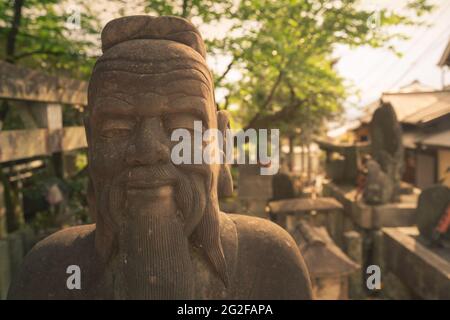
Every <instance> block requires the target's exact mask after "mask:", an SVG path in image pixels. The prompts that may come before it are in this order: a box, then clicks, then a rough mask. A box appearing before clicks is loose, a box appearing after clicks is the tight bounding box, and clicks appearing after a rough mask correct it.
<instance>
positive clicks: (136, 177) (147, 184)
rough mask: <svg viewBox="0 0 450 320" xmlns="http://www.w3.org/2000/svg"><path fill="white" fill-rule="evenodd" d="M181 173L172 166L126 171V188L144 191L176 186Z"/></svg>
mask: <svg viewBox="0 0 450 320" xmlns="http://www.w3.org/2000/svg"><path fill="white" fill-rule="evenodd" d="M180 178H181V173H180V172H178V170H177V169H176V168H175V167H174V166H172V165H158V166H155V165H152V166H139V167H133V168H130V169H128V170H126V173H125V177H124V182H125V185H126V187H128V188H135V189H143V188H157V187H160V186H165V185H175V184H176V183H177V182H178V181H179V180H180Z"/></svg>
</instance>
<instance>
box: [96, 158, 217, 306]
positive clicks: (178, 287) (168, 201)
mask: <svg viewBox="0 0 450 320" xmlns="http://www.w3.org/2000/svg"><path fill="white" fill-rule="evenodd" d="M146 171H153V172H152V174H151V176H154V177H158V178H164V177H167V176H170V177H172V178H173V177H174V176H175V177H176V179H175V180H176V181H177V183H176V185H175V187H174V190H173V194H171V191H170V187H164V188H163V189H161V192H160V193H161V195H160V196H158V197H157V198H154V199H151V198H149V197H147V196H146V195H145V191H133V192H130V191H126V189H125V187H124V183H123V181H124V177H125V176H126V173H125V174H122V175H119V176H118V177H116V178H114V179H113V181H111V183H110V184H108V183H106V184H103V188H102V189H101V191H100V194H99V196H100V199H98V200H99V201H101V202H100V203H105V204H108V205H107V206H104V209H105V211H106V212H101V213H100V215H101V216H102V217H105V215H106V217H108V220H109V221H103V222H107V224H111V225H112V230H111V231H113V243H114V245H112V248H117V249H116V251H115V252H113V253H112V255H111V258H110V262H109V263H108V267H107V270H108V271H109V273H110V277H111V278H112V282H113V288H114V296H115V298H118V299H191V298H194V294H195V282H194V279H195V277H194V268H193V262H192V259H191V255H190V247H191V241H190V235H191V233H192V231H193V228H194V227H195V226H196V225H197V224H198V222H199V221H198V220H199V218H201V217H202V215H203V214H206V212H205V209H206V207H209V206H207V205H206V197H207V194H208V193H207V192H206V190H207V189H206V188H207V184H206V183H205V178H203V177H198V175H199V173H188V174H185V173H184V172H181V170H178V169H177V168H175V167H174V166H172V165H168V166H164V167H161V168H156V169H155V168H146ZM184 171H187V170H184ZM99 209H100V210H102V208H99ZM199 213H202V214H199Z"/></svg>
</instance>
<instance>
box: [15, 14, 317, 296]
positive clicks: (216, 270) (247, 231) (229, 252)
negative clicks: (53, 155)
mask: <svg viewBox="0 0 450 320" xmlns="http://www.w3.org/2000/svg"><path fill="white" fill-rule="evenodd" d="M102 50H103V55H102V56H101V57H100V58H99V59H98V61H97V63H96V65H95V67H94V70H93V73H92V77H91V80H90V84H89V92H88V103H89V108H88V109H89V110H88V112H87V115H86V120H85V127H86V135H87V139H88V155H89V175H90V179H91V183H90V186H89V192H88V193H89V196H88V198H89V199H88V200H89V209H90V211H91V213H92V216H93V218H94V220H95V222H96V223H95V224H92V225H84V226H77V227H72V228H68V229H64V230H62V231H59V232H57V233H55V234H53V235H51V236H50V237H48V238H46V239H45V240H43V241H41V242H39V243H38V244H37V245H36V246H35V247H34V248H33V250H32V251H31V252H30V253H29V254H28V255H27V257H26V259H25V262H24V265H23V268H22V270H21V272H20V275H19V277H18V278H16V279H15V281H13V283H12V285H11V288H10V291H9V298H10V299H18V298H25V299H34V298H39V299H191V298H198V299H217V298H220V299H309V298H311V287H310V280H309V276H308V273H307V270H306V267H305V264H304V261H303V259H302V257H301V254H300V252H299V250H298V247H297V245H296V244H295V242H294V240H293V239H292V237H291V236H290V235H289V234H288V233H287V232H286V231H284V230H283V229H281V228H280V227H278V226H276V225H275V224H273V223H271V222H269V221H268V220H263V219H257V218H253V217H249V216H242V215H234V214H230V215H226V214H224V213H221V212H220V211H219V207H218V190H217V187H218V183H219V182H218V181H219V180H220V179H222V182H221V184H222V185H221V188H222V189H223V190H225V191H226V190H228V192H229V191H230V190H231V187H225V186H224V185H223V184H224V183H225V182H224V181H229V183H231V181H230V178H229V177H225V178H223V177H222V178H220V175H226V174H227V173H226V170H224V169H223V168H221V167H220V165H218V164H215V165H207V164H201V165H198V164H196V165H179V166H175V165H173V164H172V162H171V158H170V150H171V147H172V144H173V142H172V141H171V140H170V134H171V132H172V131H173V130H175V129H177V128H186V129H188V130H191V131H192V130H193V121H194V120H201V121H202V122H203V125H204V126H205V127H209V128H217V127H219V129H223V128H220V127H221V125H220V123H222V124H223V123H226V121H225V120H224V119H223V118H222V117H223V114H221V113H219V116H218V113H217V112H216V108H215V103H214V93H213V89H214V88H213V80H212V77H211V74H210V72H209V70H208V68H207V65H206V61H205V48H204V43H203V40H202V38H201V36H200V34H199V32H198V31H197V30H196V28H195V27H194V26H193V25H192V24H190V23H189V22H188V21H186V20H184V19H181V18H176V17H160V18H154V17H149V16H131V17H124V18H120V19H116V20H113V21H111V22H109V23H108V24H107V25H106V27H105V28H104V30H103V32H102ZM218 118H219V123H218ZM225 193H226V192H225ZM70 265H77V266H79V267H80V270H81V289H80V290H77V289H74V290H69V289H68V288H67V286H66V282H67V279H68V277H69V276H70V274H67V273H66V270H67V268H68V267H69V266H70Z"/></svg>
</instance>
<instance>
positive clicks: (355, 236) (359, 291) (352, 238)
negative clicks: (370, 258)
mask: <svg viewBox="0 0 450 320" xmlns="http://www.w3.org/2000/svg"><path fill="white" fill-rule="evenodd" d="M344 242H345V252H346V253H347V255H348V256H349V257H350V258H351V259H352V260H353V261H354V262H356V263H357V264H359V265H360V266H361V270H362V271H364V265H363V250H362V249H363V248H362V246H363V241H362V237H361V235H360V234H359V233H358V232H356V231H348V232H346V233H344ZM349 296H350V298H351V299H360V298H362V297H363V277H362V273H360V272H355V273H354V274H352V275H351V276H350V277H349Z"/></svg>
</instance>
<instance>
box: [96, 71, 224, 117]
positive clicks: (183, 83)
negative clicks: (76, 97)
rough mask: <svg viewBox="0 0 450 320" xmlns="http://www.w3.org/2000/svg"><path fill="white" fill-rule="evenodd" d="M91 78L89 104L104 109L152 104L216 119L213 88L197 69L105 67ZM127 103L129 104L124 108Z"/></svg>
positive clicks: (145, 107)
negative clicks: (151, 71) (157, 71)
mask: <svg viewBox="0 0 450 320" xmlns="http://www.w3.org/2000/svg"><path fill="white" fill-rule="evenodd" d="M91 82H92V83H91V89H93V90H91V94H90V97H89V105H90V106H91V107H92V108H93V109H97V107H99V108H102V109H105V108H107V110H101V111H106V112H115V111H117V110H114V108H123V109H124V110H125V109H126V110H128V111H127V112H131V111H132V110H136V112H139V111H151V110H149V109H150V108H151V109H157V110H159V112H160V113H165V112H167V113H175V112H189V113H195V114H197V115H199V116H200V118H201V119H202V120H205V121H208V122H209V123H211V121H214V119H215V117H214V115H215V104H214V95H213V92H212V90H213V89H212V88H211V86H210V85H209V83H208V81H207V80H206V79H205V78H204V76H203V75H202V73H200V72H198V71H197V70H195V69H184V70H176V71H172V72H170V73H161V74H145V73H144V74H137V73H131V72H126V71H123V70H109V71H107V70H104V71H102V72H97V73H95V74H94V76H93V77H92V79H91ZM124 104H128V105H129V106H128V107H126V108H124ZM143 109H144V110H143ZM96 111H99V110H96Z"/></svg>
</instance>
